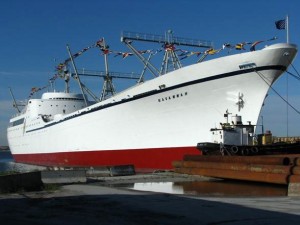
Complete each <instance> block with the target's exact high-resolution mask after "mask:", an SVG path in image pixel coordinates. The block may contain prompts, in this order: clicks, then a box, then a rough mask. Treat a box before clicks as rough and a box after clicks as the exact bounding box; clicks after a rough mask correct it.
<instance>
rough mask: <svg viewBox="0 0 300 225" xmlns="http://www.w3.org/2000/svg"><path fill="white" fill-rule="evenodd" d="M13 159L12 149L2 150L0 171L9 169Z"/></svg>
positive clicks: (0, 152) (0, 153)
mask: <svg viewBox="0 0 300 225" xmlns="http://www.w3.org/2000/svg"><path fill="white" fill-rule="evenodd" d="M13 161H14V160H13V157H12V155H11V153H10V151H0V172H3V171H8V170H9V169H10V164H11V163H12V162H13Z"/></svg>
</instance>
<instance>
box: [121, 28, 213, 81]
mask: <svg viewBox="0 0 300 225" xmlns="http://www.w3.org/2000/svg"><path fill="white" fill-rule="evenodd" d="M133 41H147V42H154V43H159V44H162V46H163V48H164V50H165V53H164V56H163V61H162V64H161V68H160V70H158V69H157V68H156V67H155V66H153V65H152V64H151V63H150V62H149V60H150V58H151V57H149V58H148V59H146V58H145V57H144V56H143V55H142V54H141V53H140V52H139V51H138V50H136V49H135V48H134V47H133V45H132V42H133ZM121 42H124V43H125V44H126V45H127V47H128V48H129V49H130V50H131V51H132V52H133V53H134V54H135V55H136V56H137V57H138V59H139V60H140V61H141V62H142V63H143V64H144V66H145V67H147V68H148V70H149V71H150V72H151V73H152V74H153V75H154V76H161V75H163V74H166V73H168V72H170V71H171V70H177V69H179V68H181V67H182V64H181V62H180V59H179V57H178V55H177V54H176V47H175V46H179V45H184V46H189V47H201V48H212V46H213V44H212V42H210V41H203V40H197V39H188V38H179V37H174V36H173V31H172V30H169V31H167V32H166V34H165V35H154V34H143V33H136V32H128V31H124V32H123V33H122V35H121ZM143 72H144V71H143Z"/></svg>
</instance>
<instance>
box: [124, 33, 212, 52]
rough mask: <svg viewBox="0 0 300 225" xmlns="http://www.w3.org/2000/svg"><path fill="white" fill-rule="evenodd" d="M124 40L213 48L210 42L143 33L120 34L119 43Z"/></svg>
mask: <svg viewBox="0 0 300 225" xmlns="http://www.w3.org/2000/svg"><path fill="white" fill-rule="evenodd" d="M125 40H137V41H149V42H156V43H169V44H176V45H185V46H191V47H202V48H213V42H211V41H204V40H199V39H191V38H182V37H174V36H173V35H156V34H145V33H137V32H131V31H123V32H122V34H121V41H122V42H124V41H125Z"/></svg>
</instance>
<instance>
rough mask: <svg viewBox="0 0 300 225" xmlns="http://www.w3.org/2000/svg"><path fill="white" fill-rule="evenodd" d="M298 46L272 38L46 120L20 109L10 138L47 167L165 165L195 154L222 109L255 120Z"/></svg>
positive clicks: (26, 158) (19, 155) (20, 154)
mask: <svg viewBox="0 0 300 225" xmlns="http://www.w3.org/2000/svg"><path fill="white" fill-rule="evenodd" d="M296 52H297V50H296V47H295V46H294V45H289V44H275V45H272V46H269V47H267V48H264V49H262V50H259V51H255V52H248V53H242V54H236V55H232V56H226V57H222V58H219V59H214V60H210V61H206V62H202V63H198V64H194V65H191V66H187V67H184V68H181V69H178V70H176V71H174V72H171V73H168V74H166V75H163V76H160V77H158V78H155V79H153V80H150V81H147V82H145V83H143V84H139V85H137V86H134V87H132V88H130V89H128V90H125V91H124V92H122V93H119V94H118V95H115V96H114V97H111V98H109V99H107V100H105V101H103V102H100V103H96V104H94V105H90V106H89V107H86V108H83V109H81V110H77V111H76V112H73V113H69V114H64V115H61V116H60V117H59V118H55V119H54V120H52V121H50V122H45V121H44V120H43V118H42V116H40V115H35V116H30V114H29V112H25V113H24V114H21V115H19V116H17V117H15V118H13V119H12V120H11V123H13V121H17V120H20V118H24V117H25V119H24V123H22V124H19V125H14V126H10V127H9V128H8V141H9V146H10V149H11V152H12V154H13V156H14V158H15V160H16V161H17V162H25V163H31V164H39V165H48V166H106V165H124V164H134V165H135V167H136V168H138V169H153V168H156V169H169V168H171V167H172V166H171V163H172V161H173V160H178V159H181V158H182V156H183V155H184V154H200V151H199V150H197V149H196V145H197V143H198V142H210V141H211V139H212V137H211V134H210V132H209V131H210V129H211V128H213V127H216V126H218V124H219V122H223V121H224V113H225V112H226V111H227V112H230V113H232V114H233V115H236V114H238V115H241V116H242V118H243V121H251V122H252V124H256V122H257V120H258V117H259V114H260V110H261V107H262V104H263V102H264V99H265V96H266V94H267V92H268V90H269V88H270V85H272V83H273V82H274V81H275V80H276V79H277V78H278V77H279V76H280V75H281V74H282V73H283V72H284V71H285V70H286V69H287V67H288V66H289V64H290V63H291V61H292V60H293V58H294V57H295V55H296Z"/></svg>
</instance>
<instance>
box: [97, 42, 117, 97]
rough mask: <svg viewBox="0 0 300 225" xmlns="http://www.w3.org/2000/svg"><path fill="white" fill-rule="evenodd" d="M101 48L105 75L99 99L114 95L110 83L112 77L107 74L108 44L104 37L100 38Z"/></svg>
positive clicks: (112, 86)
mask: <svg viewBox="0 0 300 225" xmlns="http://www.w3.org/2000/svg"><path fill="white" fill-rule="evenodd" d="M100 47H101V50H102V52H103V54H104V64H105V77H104V83H103V87H102V93H101V96H100V101H103V100H104V99H106V98H107V96H113V95H115V93H116V92H115V88H114V85H113V83H112V77H111V76H110V74H109V69H108V58H107V55H108V52H109V50H108V46H107V45H106V44H105V40H104V38H102V43H101V46H100Z"/></svg>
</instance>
